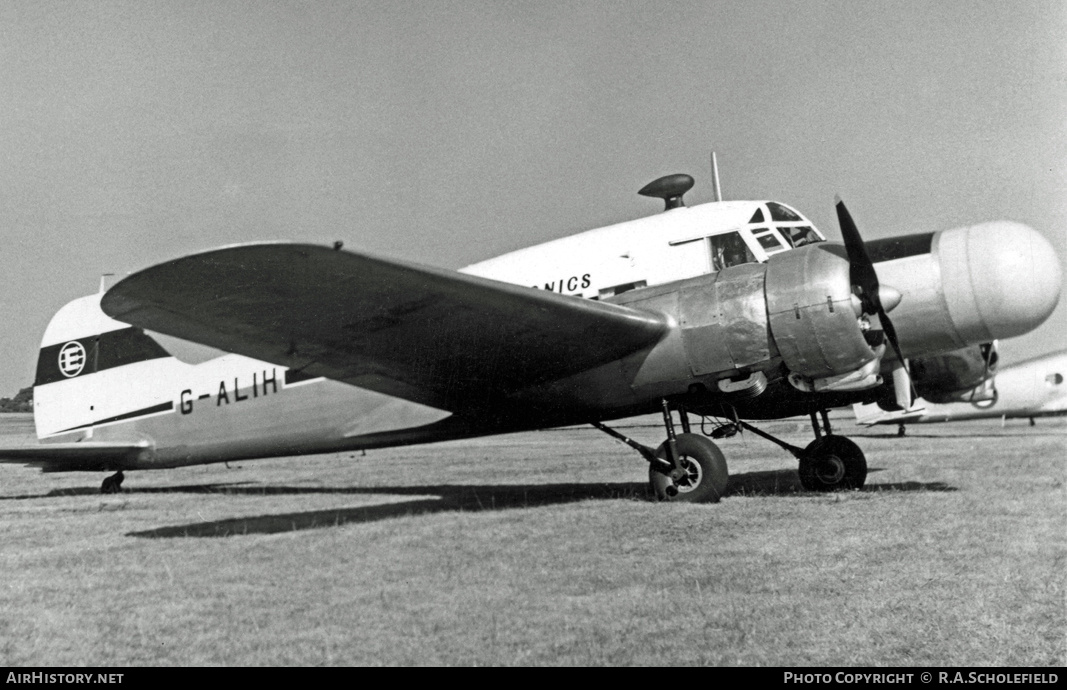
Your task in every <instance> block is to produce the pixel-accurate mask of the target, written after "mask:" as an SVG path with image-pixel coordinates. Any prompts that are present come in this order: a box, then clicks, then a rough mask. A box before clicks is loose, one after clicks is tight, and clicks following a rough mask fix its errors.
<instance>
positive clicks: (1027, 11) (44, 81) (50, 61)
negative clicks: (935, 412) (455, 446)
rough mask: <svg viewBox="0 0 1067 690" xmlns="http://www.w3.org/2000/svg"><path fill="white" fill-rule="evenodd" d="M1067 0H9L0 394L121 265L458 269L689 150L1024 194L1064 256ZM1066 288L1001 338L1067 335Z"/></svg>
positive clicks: (750, 180) (944, 198)
mask: <svg viewBox="0 0 1067 690" xmlns="http://www.w3.org/2000/svg"><path fill="white" fill-rule="evenodd" d="M1065 36H1067V4H1065V3H1063V2H1062V0H1050V1H1049V2H1024V1H1017V0H1013V1H1012V2H1000V1H996V2H977V1H975V0H964V1H950V0H938V1H937V2H885V1H879V2H866V3H856V2H851V1H843V2H795V3H794V2H754V1H752V0H745V2H737V1H735V0H724V1H715V0H707V1H704V2H669V1H665V0H655V1H653V0H642V1H640V2H626V1H623V0H599V1H597V2H581V1H580V0H565V1H562V2H549V1H547V0H540V1H532V2H508V1H504V0H491V1H488V2H474V1H460V2H448V1H446V0H422V1H420V2H402V1H399V0H380V1H378V2H281V1H271V2H265V1H254V2H251V1H250V2H193V1H190V0H174V1H172V2H153V1H149V0H135V1H131V2H100V1H90V2H79V1H73V2H71V1H66V0H63V1H61V2H51V1H42V0H27V1H21V0H0V151H2V152H3V157H2V159H0V160H2V163H0V240H2V242H0V267H2V275H3V289H2V290H0V324H2V327H0V353H2V356H3V361H4V363H5V364H6V365H7V368H6V369H4V370H2V371H0V396H10V395H14V393H15V392H16V391H17V390H18V389H19V388H20V387H23V386H26V385H29V384H30V383H31V382H32V379H33V372H34V369H35V362H36V357H37V348H38V345H39V342H40V338H41V335H42V333H43V331H44V328H45V326H46V324H47V322H48V320H49V319H50V318H51V316H52V314H53V313H54V312H55V311H56V310H57V309H58V308H59V307H61V306H62V305H63V304H65V303H66V302H68V301H69V300H71V299H73V298H75V297H79V296H81V295H84V294H89V293H92V292H94V291H96V289H97V286H98V283H99V277H100V275H101V274H102V273H107V272H110V273H117V274H120V275H121V274H123V273H126V272H129V271H133V270H136V269H138V268H143V267H145V266H147V265H150V264H152V263H156V262H158V261H161V260H164V259H169V258H173V257H176V256H179V255H182V254H185V253H188V252H192V251H197V250H202V249H207V248H210V247H214V246H218V245H224V244H229V243H234V242H245V241H252V240H270V239H291V240H300V241H314V242H332V241H333V240H337V239H341V240H344V242H345V247H346V248H349V249H354V250H360V249H365V250H369V251H373V252H377V253H382V254H386V255H392V256H397V257H404V258H407V259H411V260H415V261H419V262H424V263H429V264H433V265H438V266H444V267H453V268H454V267H459V266H462V265H465V264H468V263H473V262H475V261H478V260H481V259H485V258H489V257H491V256H494V255H496V254H500V253H503V252H505V251H509V250H512V249H516V248H518V247H522V246H525V245H529V244H534V243H537V242H542V241H545V240H550V239H554V238H557V237H561V236H564V235H567V234H570V233H573V232H577V231H580V230H585V229H589V228H592V227H597V226H600V225H605V224H608V223H611V222H616V221H621V220H626V219H630V218H635V217H639V216H642V215H648V214H652V213H657V212H659V210H660V206H661V202H659V201H656V200H649V199H646V198H643V197H639V196H637V194H636V191H637V189H639V188H640V187H641V186H643V185H644V184H645V183H646V182H649V181H651V180H652V179H654V178H656V177H658V176H660V175H663V174H667V173H675V172H686V173H690V174H692V175H693V176H694V177H696V178H697V186H696V187H695V188H694V190H693V191H692V192H691V193H690V194H689V196H688V197H687V198H688V199H689V201H690V203H691V204H692V203H698V202H703V201H709V200H710V199H711V187H710V185H709V181H710V175H709V173H708V169H709V163H708V158H709V152H710V151H711V150H712V149H715V150H716V151H717V152H718V156H719V166H720V170H721V173H722V188H723V193H724V196H725V197H726V198H735V199H736V198H773V199H777V200H780V201H784V202H786V203H790V204H792V205H794V206H796V207H798V208H799V209H800V210H801V211H803V212H804V213H805V214H807V215H808V216H809V217H810V218H812V219H813V220H814V221H815V223H816V224H817V225H818V226H819V227H820V229H822V230H823V231H824V232H825V233H826V234H828V235H829V236H830V237H831V239H837V238H839V237H840V235H839V233H838V229H837V223H836V217H835V215H834V212H833V198H834V194H835V193H840V194H841V196H842V197H843V198H844V199H845V200H846V202H847V203H848V205H849V208H850V210H851V211H852V214H853V216H854V217H855V218H856V220H857V223H858V224H859V226H860V229H861V231H862V232H864V234H865V235H866V236H867V237H869V238H877V237H885V236H889V235H894V234H902V233H908V232H920V231H930V230H937V229H945V228H950V227H955V226H958V225H964V224H970V223H975V222H980V221H985V220H994V219H1002V218H1003V219H1011V220H1017V221H1021V222H1024V223H1027V224H1029V225H1031V226H1033V227H1035V228H1036V229H1038V230H1039V231H1040V232H1042V233H1043V234H1044V235H1045V236H1046V237H1048V238H1049V240H1050V241H1051V242H1052V244H1053V245H1054V246H1055V248H1056V251H1057V253H1058V255H1059V257H1060V260H1061V263H1063V262H1065V260H1067V208H1065V201H1067V40H1065V39H1064V37H1065ZM1065 336H1067V298H1064V297H1062V296H1061V300H1060V306H1059V307H1058V308H1057V311H1056V313H1055V314H1054V315H1053V317H1052V318H1051V319H1050V321H1049V322H1048V323H1046V324H1045V325H1044V326H1042V327H1041V328H1040V329H1039V330H1038V331H1036V332H1035V333H1034V334H1031V335H1029V336H1025V337H1023V338H1020V339H1016V340H1014V341H1009V342H1007V343H1002V353H1003V356H1004V361H1005V362H1006V363H1010V362H1012V361H1017V360H1019V359H1023V358H1025V357H1029V356H1032V355H1036V354H1041V353H1044V352H1049V351H1053V350H1058V349H1062V348H1064V347H1065V346H1067V343H1065Z"/></svg>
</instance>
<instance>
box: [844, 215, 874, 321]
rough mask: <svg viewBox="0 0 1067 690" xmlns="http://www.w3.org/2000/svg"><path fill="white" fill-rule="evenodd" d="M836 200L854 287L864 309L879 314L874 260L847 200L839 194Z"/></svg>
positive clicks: (850, 277)
mask: <svg viewBox="0 0 1067 690" xmlns="http://www.w3.org/2000/svg"><path fill="white" fill-rule="evenodd" d="M834 201H835V203H836V206H837V222H838V224H839V225H840V226H841V238H842V239H843V240H844V242H845V252H847V253H848V262H849V264H850V269H849V279H850V281H851V282H852V289H853V291H855V292H856V295H857V297H859V298H860V301H861V302H862V303H863V306H864V311H866V312H867V313H868V314H878V313H879V312H881V311H882V308H881V300H880V299H879V297H878V274H877V273H876V272H875V270H874V262H873V261H871V257H870V255H868V254H867V245H865V244H864V243H863V238H862V237H860V231H859V229H858V228H857V227H856V223H855V221H853V220H852V215H851V214H850V213H849V212H848V209H847V208H846V207H845V202H844V201H841V197H839V196H838V197H834Z"/></svg>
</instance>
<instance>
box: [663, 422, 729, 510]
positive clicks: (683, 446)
mask: <svg viewBox="0 0 1067 690" xmlns="http://www.w3.org/2000/svg"><path fill="white" fill-rule="evenodd" d="M675 448H677V450H678V456H679V460H680V461H681V465H682V469H684V470H685V473H686V474H685V476H684V477H682V478H680V479H679V480H677V481H675V480H672V479H671V478H670V477H668V476H667V475H665V474H663V473H661V472H658V471H657V470H655V469H650V470H649V471H648V481H649V483H650V484H651V485H652V490H653V491H655V492H656V497H657V498H659V499H660V500H666V501H681V502H686V503H718V502H719V499H720V498H722V495H723V494H724V493H725V492H726V485H727V483H729V480H730V475H729V472H728V471H727V469H726V458H725V457H723V454H722V451H720V450H719V447H718V446H716V445H715V444H714V443H712V442H711V440H710V439H707V438H704V437H703V436H698V435H697V434H679V435H678V437H677V438H676V439H675ZM656 457H657V458H660V459H661V460H666V459H667V444H666V443H664V444H663V445H661V446H660V447H659V448H657V449H656Z"/></svg>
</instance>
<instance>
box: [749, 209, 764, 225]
mask: <svg viewBox="0 0 1067 690" xmlns="http://www.w3.org/2000/svg"><path fill="white" fill-rule="evenodd" d="M748 222H749V223H762V222H763V209H762V208H757V209H756V212H755V213H753V214H752V218H750V219H749V221H748Z"/></svg>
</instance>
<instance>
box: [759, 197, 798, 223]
mask: <svg viewBox="0 0 1067 690" xmlns="http://www.w3.org/2000/svg"><path fill="white" fill-rule="evenodd" d="M767 208H768V209H770V211H771V220H799V221H803V220H804V219H803V218H801V217H800V216H799V215H797V213H796V211H794V210H793V209H791V208H786V207H785V206H782V205H781V204H777V203H775V202H773V201H768V202H767Z"/></svg>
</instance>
